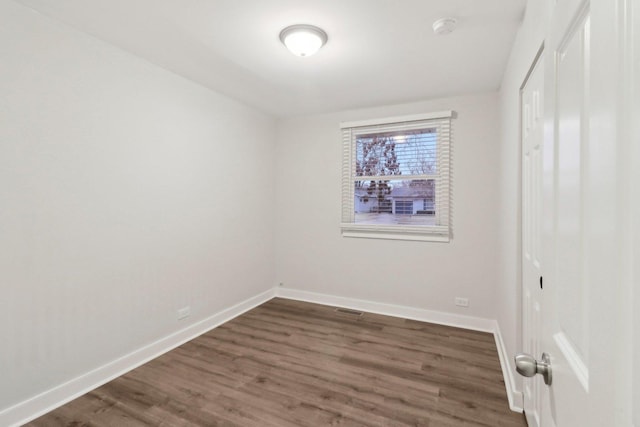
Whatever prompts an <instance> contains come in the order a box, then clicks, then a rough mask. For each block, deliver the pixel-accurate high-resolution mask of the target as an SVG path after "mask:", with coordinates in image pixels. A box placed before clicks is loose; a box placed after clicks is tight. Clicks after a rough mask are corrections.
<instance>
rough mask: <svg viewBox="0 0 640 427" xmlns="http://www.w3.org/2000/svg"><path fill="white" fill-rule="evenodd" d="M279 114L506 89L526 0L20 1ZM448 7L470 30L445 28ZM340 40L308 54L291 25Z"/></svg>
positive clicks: (248, 102) (464, 26)
mask: <svg viewBox="0 0 640 427" xmlns="http://www.w3.org/2000/svg"><path fill="white" fill-rule="evenodd" d="M18 1H19V2H21V3H23V4H25V5H27V6H30V7H32V8H34V9H36V10H38V11H40V12H42V13H44V14H47V15H49V16H51V17H54V18H56V19H59V20H61V21H63V22H66V23H68V24H70V25H72V26H74V27H76V28H77V29H79V30H82V31H85V32H87V33H90V34H93V35H94V36H96V37H98V38H100V39H103V40H105V41H107V42H109V43H112V44H114V45H116V46H119V47H121V48H123V49H125V50H127V51H130V52H132V53H134V54H136V55H138V56H141V57H143V58H146V59H147V60H149V61H151V62H153V63H155V64H157V65H159V66H162V67H164V68H166V69H169V70H172V71H173V72H175V73H177V74H180V75H183V76H185V77H187V78H189V79H191V80H193V81H195V82H198V83H200V84H202V85H204V86H206V87H209V88H211V89H214V90H216V91H218V92H221V93H223V94H225V95H228V96H231V97H233V98H236V99H238V100H240V101H243V102H245V103H247V104H249V105H252V106H254V107H258V108H260V109H262V110H264V111H266V112H269V113H271V114H274V115H276V116H281V117H282V116H290V115H299V114H307V113H318V112H329V111H337V110H343V109H349V108H359V107H369V106H377V105H387V104H395V103H402V102H409V101H416V100H422V99H428V98H434V97H442V96H449V95H457V94H468V93H474V92H484V91H490V90H496V89H498V87H499V85H500V81H501V78H502V73H503V70H504V68H505V66H506V62H507V59H508V55H509V51H510V49H511V46H512V43H513V39H514V37H515V34H516V31H517V28H518V26H519V24H520V21H521V18H522V16H523V13H524V8H525V3H526V0H314V1H310V0H18ZM443 16H451V17H454V18H456V19H457V20H458V29H457V30H456V31H455V32H454V33H452V34H449V35H446V36H436V35H435V34H434V33H433V31H432V29H431V25H432V23H433V22H434V21H435V20H436V19H438V18H441V17H443ZM299 23H305V24H313V25H316V26H319V27H321V28H323V29H324V30H325V31H326V32H327V34H328V35H329V41H328V43H327V45H326V46H324V48H322V49H321V50H320V52H319V53H318V54H316V55H315V56H312V57H308V58H300V57H296V56H294V55H292V54H291V53H289V52H288V51H287V50H286V49H285V48H284V46H283V45H282V44H281V43H280V41H279V39H278V35H279V33H280V30H282V28H284V27H286V26H288V25H291V24H299Z"/></svg>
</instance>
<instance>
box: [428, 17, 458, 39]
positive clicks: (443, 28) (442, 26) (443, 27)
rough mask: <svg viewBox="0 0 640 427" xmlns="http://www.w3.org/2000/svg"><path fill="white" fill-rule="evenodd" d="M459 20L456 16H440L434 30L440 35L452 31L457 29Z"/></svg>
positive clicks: (434, 24)
mask: <svg viewBox="0 0 640 427" xmlns="http://www.w3.org/2000/svg"><path fill="white" fill-rule="evenodd" d="M456 24H457V21H456V20H455V19H454V18H440V19H438V20H437V21H436V22H434V23H433V32H434V33H436V34H437V35H439V36H442V35H445V34H449V33H452V32H453V30H455V29H456Z"/></svg>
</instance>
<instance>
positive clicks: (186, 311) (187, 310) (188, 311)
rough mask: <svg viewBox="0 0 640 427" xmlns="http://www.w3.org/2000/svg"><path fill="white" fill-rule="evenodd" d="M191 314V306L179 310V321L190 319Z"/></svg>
mask: <svg viewBox="0 0 640 427" xmlns="http://www.w3.org/2000/svg"><path fill="white" fill-rule="evenodd" d="M190 314H191V306H186V307H182V308H181V309H180V310H178V320H182V319H184V318H186V317H189V315H190Z"/></svg>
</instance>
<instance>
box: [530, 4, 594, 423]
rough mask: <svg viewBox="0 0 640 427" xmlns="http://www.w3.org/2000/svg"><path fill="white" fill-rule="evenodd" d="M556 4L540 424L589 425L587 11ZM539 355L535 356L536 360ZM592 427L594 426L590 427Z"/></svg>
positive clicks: (546, 169) (546, 152) (549, 80)
mask: <svg viewBox="0 0 640 427" xmlns="http://www.w3.org/2000/svg"><path fill="white" fill-rule="evenodd" d="M588 6H589V4H588V2H581V1H565V2H559V3H556V9H555V16H554V19H553V21H552V28H551V35H550V37H549V40H548V43H547V46H548V50H547V52H548V55H549V56H548V61H547V64H546V72H545V82H546V86H545V117H546V118H545V136H544V145H543V159H544V160H543V177H542V181H543V190H542V193H543V196H542V203H543V205H544V209H543V213H542V217H541V219H542V221H543V223H542V241H543V250H542V266H543V267H542V270H543V273H544V279H545V286H544V290H543V296H542V298H541V307H542V310H541V311H542V314H541V315H542V318H543V330H542V338H541V347H542V350H543V351H545V352H547V353H549V354H550V355H551V366H552V374H553V380H552V384H551V386H543V387H542V391H541V400H542V402H541V414H540V421H541V425H542V426H544V427H546V426H556V425H557V426H559V427H565V426H568V427H571V426H581V427H586V426H592V425H594V424H592V422H591V420H590V416H589V405H590V395H589V379H588V378H589V369H590V365H589V354H590V353H589V336H590V335H589V333H590V322H589V316H588V311H587V310H588V304H587V303H588V301H589V300H588V297H589V293H588V289H589V283H588V281H587V274H586V271H587V263H586V261H587V259H586V252H585V243H586V237H585V236H586V232H585V231H586V228H585V217H586V216H587V215H588V212H587V210H586V208H585V206H586V205H585V197H586V195H587V192H588V188H587V183H588V178H589V177H588V174H587V170H588V169H587V166H588V162H589V152H588V142H589V118H590V116H589V114H590V111H589V108H590V97H589V85H590V80H589V66H590V22H591V21H590V9H589V7H588ZM536 357H540V355H539V354H536ZM594 426H595V425H594Z"/></svg>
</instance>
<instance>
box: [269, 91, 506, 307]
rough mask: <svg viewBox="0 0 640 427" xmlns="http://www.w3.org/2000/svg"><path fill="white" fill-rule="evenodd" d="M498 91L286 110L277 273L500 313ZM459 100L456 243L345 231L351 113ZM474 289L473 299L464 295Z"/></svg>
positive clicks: (287, 279) (281, 130)
mask: <svg viewBox="0 0 640 427" xmlns="http://www.w3.org/2000/svg"><path fill="white" fill-rule="evenodd" d="M497 100H498V98H497V94H482V95H472V96H465V97H458V98H449V99H441V100H434V101H425V102H418V103H413V104H405V105H396V106H388V107H381V108H372V109H362V110H356V111H345V112H339V113H334V114H324V115H313V116H307V117H299V118H290V119H286V120H282V121H281V122H279V125H278V145H277V153H276V166H277V172H276V188H277V202H276V205H277V212H278V215H277V219H276V251H277V252H276V262H277V264H276V265H277V267H276V278H277V281H278V282H282V283H283V284H284V287H286V288H293V289H298V290H303V291H311V292H318V293H324V294H330V295H335V296H341V297H348V298H357V299H363V300H369V301H374V302H384V303H388V304H398V305H403V306H409V307H416V308H421V309H427V310H438V311H447V312H451V313H458V314H464V315H470V316H477V317H483V318H488V319H495V312H496V302H495V300H496V294H495V290H496V288H495V283H496V280H497V278H498V266H497V264H498V262H499V259H498V257H497V244H498V229H499V226H498V216H497V215H496V204H497V203H498V200H499V199H498V198H499V196H498V189H499V183H498V179H499V175H498V169H499V166H500V159H499V158H498V155H499V148H500V145H499V133H498V130H499V126H498V104H497ZM441 110H454V111H456V112H457V118H455V119H454V120H453V170H454V173H453V194H454V195H453V200H454V202H453V235H454V237H453V240H452V241H451V243H434V242H409V241H392V240H375V239H360V238H344V237H342V236H341V234H340V212H341V206H340V201H341V193H340V191H341V162H342V158H341V134H340V128H339V124H340V122H341V121H350V120H359V119H369V118H379V117H389V116H396V115H404V114H413V113H425V112H435V111H441ZM456 296H461V297H467V298H469V300H470V306H469V308H468V309H464V308H460V307H456V306H455V305H454V297H456Z"/></svg>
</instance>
